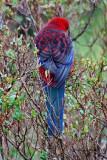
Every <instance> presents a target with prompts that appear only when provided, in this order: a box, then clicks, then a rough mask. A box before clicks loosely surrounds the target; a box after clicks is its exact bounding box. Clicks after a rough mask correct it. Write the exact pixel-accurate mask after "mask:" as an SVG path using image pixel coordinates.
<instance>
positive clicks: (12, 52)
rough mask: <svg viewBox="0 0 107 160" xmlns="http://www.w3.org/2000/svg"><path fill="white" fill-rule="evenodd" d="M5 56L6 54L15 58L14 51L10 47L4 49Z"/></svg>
mask: <svg viewBox="0 0 107 160" xmlns="http://www.w3.org/2000/svg"><path fill="white" fill-rule="evenodd" d="M6 56H8V57H9V58H11V59H16V55H15V52H14V50H12V49H9V50H8V51H6Z"/></svg>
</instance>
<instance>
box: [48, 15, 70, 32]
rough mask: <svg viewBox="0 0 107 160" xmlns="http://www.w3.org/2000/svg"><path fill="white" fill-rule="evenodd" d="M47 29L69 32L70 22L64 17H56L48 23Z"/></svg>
mask: <svg viewBox="0 0 107 160" xmlns="http://www.w3.org/2000/svg"><path fill="white" fill-rule="evenodd" d="M47 27H48V28H53V29H58V30H63V31H67V30H68V29H69V21H68V20H67V19H66V18H63V17H54V18H52V19H51V20H49V21H48V23H47Z"/></svg>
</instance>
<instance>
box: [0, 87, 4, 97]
mask: <svg viewBox="0 0 107 160" xmlns="http://www.w3.org/2000/svg"><path fill="white" fill-rule="evenodd" d="M3 92H4V90H3V88H0V97H1V96H2V95H3Z"/></svg>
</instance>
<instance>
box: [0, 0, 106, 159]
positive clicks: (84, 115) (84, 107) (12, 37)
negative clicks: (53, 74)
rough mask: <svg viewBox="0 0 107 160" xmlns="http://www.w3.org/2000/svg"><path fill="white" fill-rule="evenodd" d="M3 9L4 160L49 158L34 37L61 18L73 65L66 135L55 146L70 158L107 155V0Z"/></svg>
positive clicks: (0, 116)
mask: <svg viewBox="0 0 107 160" xmlns="http://www.w3.org/2000/svg"><path fill="white" fill-rule="evenodd" d="M23 5H25V6H24V8H23ZM21 6H22V8H23V9H22V10H21ZM68 6H69V7H68ZM94 7H95V8H94ZM0 9H1V11H0V155H1V157H0V159H3V158H7V157H8V159H12V158H14V159H15V160H17V159H20V160H23V159H25V160H27V159H29V160H30V159H34V160H35V159H37V158H38V157H39V158H40V159H41V160H43V159H44V160H45V159H46V158H47V143H49V139H48V137H47V131H46V126H47V124H46V121H45V115H46V110H45V95H44V93H43V90H42V87H41V83H40V79H39V75H38V69H37V64H36V63H37V62H36V54H37V48H35V45H34V37H35V34H36V33H37V31H38V30H39V28H40V27H41V26H42V25H43V24H44V23H45V22H46V21H47V20H48V19H49V18H51V17H52V16H61V15H64V16H66V17H68V18H69V20H70V24H71V28H70V32H71V35H72V39H73V45H74V50H75V64H74V70H73V72H72V74H70V75H69V78H68V81H67V85H66V95H65V116H64V118H65V137H63V138H62V139H60V137H55V139H54V143H52V145H53V146H54V148H55V147H56V148H57V150H58V149H60V152H61V155H63V157H64V159H67V160H69V159H71V160H72V159H74V157H75V160H76V159H79V160H85V159H87V156H88V159H90V160H92V159H93V160H94V159H99V160H100V159H101V158H104V157H107V151H106V146H107V141H106V138H107V125H106V124H107V79H106V77H107V30H106V28H107V2H106V0H102V1H100V0H95V3H93V1H91V0H90V1H89V0H84V1H81V0H71V1H69V0H68V1H66V0H54V1H48V0H37V1H33V0H29V2H28V4H27V1H19V0H11V1H10V0H6V1H0ZM30 13H31V14H30ZM31 15H32V16H31ZM90 15H91V16H90ZM80 33H81V34H80ZM81 146H82V147H81ZM56 155H59V152H58V153H57V152H56Z"/></svg>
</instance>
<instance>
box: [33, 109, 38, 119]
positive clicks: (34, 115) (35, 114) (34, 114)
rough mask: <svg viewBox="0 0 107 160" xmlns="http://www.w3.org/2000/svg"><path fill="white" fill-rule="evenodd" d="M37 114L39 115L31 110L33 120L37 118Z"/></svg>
mask: <svg viewBox="0 0 107 160" xmlns="http://www.w3.org/2000/svg"><path fill="white" fill-rule="evenodd" d="M37 114H38V113H37V112H36V111H35V110H34V109H32V110H31V116H32V118H35V117H36V116H37Z"/></svg>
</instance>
